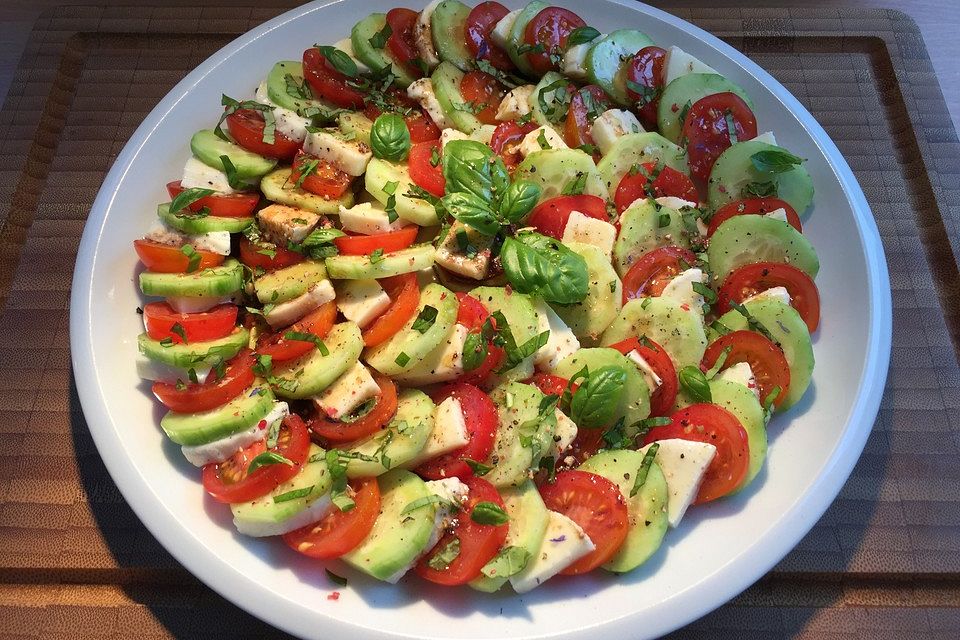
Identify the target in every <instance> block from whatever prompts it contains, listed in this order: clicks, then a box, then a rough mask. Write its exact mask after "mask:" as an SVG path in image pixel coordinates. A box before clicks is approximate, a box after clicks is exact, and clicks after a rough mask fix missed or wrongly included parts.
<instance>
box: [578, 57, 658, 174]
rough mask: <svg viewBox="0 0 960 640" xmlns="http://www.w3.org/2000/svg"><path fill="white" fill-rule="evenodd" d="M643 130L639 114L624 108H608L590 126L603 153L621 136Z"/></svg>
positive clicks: (591, 133) (594, 141) (596, 143)
mask: <svg viewBox="0 0 960 640" xmlns="http://www.w3.org/2000/svg"><path fill="white" fill-rule="evenodd" d="M578 46H583V45H578ZM574 48H576V47H574ZM643 131H644V129H643V125H641V124H640V121H639V120H637V116H635V115H633V114H632V113H630V112H629V111H624V110H623V109H607V110H606V111H604V112H603V113H601V114H600V117H599V118H597V119H596V120H594V121H593V124H592V125H591V126H590V135H591V137H593V143H594V144H595V145H597V148H598V149H600V153H602V154H603V155H606V154H607V153H608V152H609V151H610V149H612V148H613V145H614V143H616V141H617V140H619V139H620V138H621V137H623V136H625V135H627V134H630V133H643Z"/></svg>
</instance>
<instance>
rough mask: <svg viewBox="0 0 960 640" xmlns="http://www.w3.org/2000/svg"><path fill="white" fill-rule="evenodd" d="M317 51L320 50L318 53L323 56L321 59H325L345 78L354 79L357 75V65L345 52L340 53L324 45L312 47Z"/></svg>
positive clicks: (334, 48) (338, 50)
mask: <svg viewBox="0 0 960 640" xmlns="http://www.w3.org/2000/svg"><path fill="white" fill-rule="evenodd" d="M314 46H315V47H316V48H317V49H319V50H320V53H322V54H323V57H324V58H326V59H327V62H329V63H330V65H331V66H332V67H333V68H334V69H336V70H337V72H338V73H342V74H343V75H345V76H350V77H351V78H356V77H357V76H358V75H359V73H360V72H359V70H358V69H357V63H356V62H354V61H353V58H351V57H350V56H349V55H348V54H347V53H346V52H345V51H341V50H340V49H337V48H336V47H330V46H326V45H314Z"/></svg>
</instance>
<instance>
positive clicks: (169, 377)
mask: <svg viewBox="0 0 960 640" xmlns="http://www.w3.org/2000/svg"><path fill="white" fill-rule="evenodd" d="M136 365H137V376H139V377H140V378H141V379H142V380H152V381H153V382H166V383H167V384H177V381H180V382H183V383H189V382H192V380H190V372H189V371H188V370H187V369H181V368H180V367H174V366H171V365H169V364H164V363H162V362H157V361H156V360H151V359H150V358H148V357H147V356H145V355H143V354H142V353H137V359H136ZM193 372H194V373H195V374H196V376H197V382H198V383H200V384H203V383H204V382H206V381H207V376H208V375H210V367H208V366H205V365H200V366H196V367H194V368H193Z"/></svg>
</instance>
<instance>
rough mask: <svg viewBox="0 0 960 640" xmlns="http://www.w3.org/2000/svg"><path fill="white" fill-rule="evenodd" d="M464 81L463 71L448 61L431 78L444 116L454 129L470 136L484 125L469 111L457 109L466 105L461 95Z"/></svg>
mask: <svg viewBox="0 0 960 640" xmlns="http://www.w3.org/2000/svg"><path fill="white" fill-rule="evenodd" d="M462 81H463V71H461V70H460V69H458V68H457V67H456V66H455V65H453V64H452V63H450V62H447V61H444V62H441V63H440V64H439V65H437V68H436V69H434V70H433V74H432V75H431V76H430V84H431V86H432V87H433V93H434V95H435V96H436V97H437V102H439V103H440V108H441V109H443V115H444V116H445V117H446V118H447V119H448V120H449V121H450V122H451V123H452V124H453V126H454V127H456V128H457V129H459V130H460V131H463V132H464V133H466V134H468V135H469V134H471V133H473V132H474V131H478V130H479V129H480V127H481V126H483V123H481V122H480V120H478V119H477V116H475V115H473V114H472V113H470V112H469V111H462V110H460V109H458V108H457V107H458V106H460V105H462V104H463V103H464V99H463V94H461V93H460V83H461V82H462Z"/></svg>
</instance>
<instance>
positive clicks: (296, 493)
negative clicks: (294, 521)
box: [273, 485, 313, 504]
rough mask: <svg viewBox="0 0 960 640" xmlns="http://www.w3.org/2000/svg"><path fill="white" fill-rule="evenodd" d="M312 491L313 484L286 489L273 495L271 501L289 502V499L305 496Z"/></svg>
mask: <svg viewBox="0 0 960 640" xmlns="http://www.w3.org/2000/svg"><path fill="white" fill-rule="evenodd" d="M312 492H313V485H310V486H309V487H303V488H300V489H294V490H293V491H287V492H286V493H281V494H280V495H278V496H274V497H273V501H274V502H275V503H277V504H279V503H281V502H290V501H291V500H299V499H300V498H306V497H307V496H309V495H310V494H311V493H312Z"/></svg>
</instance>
